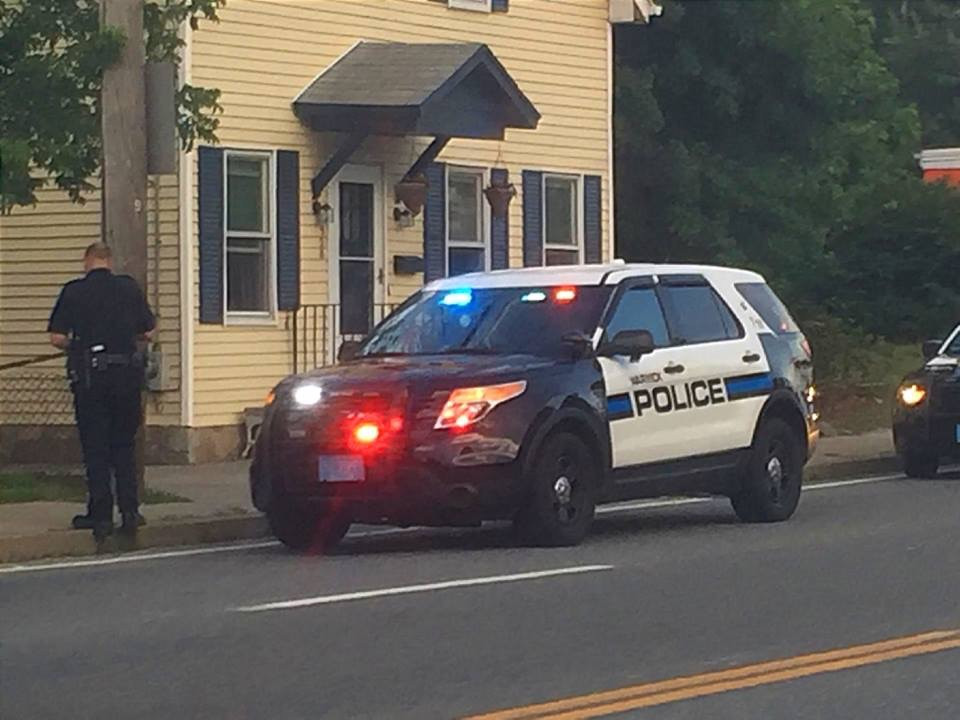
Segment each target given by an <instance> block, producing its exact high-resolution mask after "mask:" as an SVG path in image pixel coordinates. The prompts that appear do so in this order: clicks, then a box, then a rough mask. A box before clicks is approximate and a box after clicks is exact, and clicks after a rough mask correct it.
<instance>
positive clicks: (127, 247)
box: [100, 0, 147, 497]
mask: <svg viewBox="0 0 960 720" xmlns="http://www.w3.org/2000/svg"><path fill="white" fill-rule="evenodd" d="M100 22H101V24H102V25H103V26H105V27H106V26H109V27H113V28H117V29H119V30H120V31H121V32H122V33H123V35H124V37H125V38H126V42H125V43H124V46H123V52H122V54H121V56H120V59H119V60H118V61H117V62H116V63H115V64H114V65H112V66H110V67H109V68H107V70H106V71H105V72H104V75H103V94H102V96H101V113H102V128H101V129H102V134H103V180H102V182H103V187H102V190H101V192H102V198H103V202H102V216H101V234H102V237H103V241H104V242H105V243H107V244H108V245H109V246H110V248H111V249H112V250H113V257H114V264H115V267H116V270H117V272H118V273H122V274H126V275H130V276H131V277H132V278H133V279H134V280H136V281H137V284H138V285H139V286H140V289H141V290H143V291H146V284H147V212H146V198H147V132H146V120H147V118H146V89H145V78H144V64H145V59H146V58H145V55H146V48H145V44H144V37H143V0H100ZM144 437H145V432H144V422H143V419H142V418H141V422H140V428H139V431H138V433H137V449H136V462H137V484H138V486H139V487H140V491H141V497H142V493H143V485H144V483H143V471H144Z"/></svg>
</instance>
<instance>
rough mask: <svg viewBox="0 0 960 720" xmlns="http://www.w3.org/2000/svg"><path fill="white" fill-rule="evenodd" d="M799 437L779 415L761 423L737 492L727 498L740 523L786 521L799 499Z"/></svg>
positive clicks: (802, 459) (801, 459)
mask: <svg viewBox="0 0 960 720" xmlns="http://www.w3.org/2000/svg"><path fill="white" fill-rule="evenodd" d="M803 455H804V449H803V439H802V438H801V437H800V436H799V435H798V434H797V432H796V430H794V429H793V428H792V427H790V425H789V424H787V423H786V422H784V421H783V420H781V419H779V418H771V419H769V420H767V421H765V422H764V423H763V425H762V426H761V427H760V430H759V431H758V433H757V437H756V439H755V440H754V444H753V449H752V450H751V455H750V459H749V461H748V462H747V467H746V471H745V472H744V475H743V481H742V485H741V489H740V492H739V493H738V494H737V495H734V496H733V497H731V498H730V502H731V503H732V505H733V510H734V512H736V513H737V517H738V518H740V520H742V521H743V522H750V523H766V522H782V521H784V520H788V519H789V518H790V516H792V515H793V513H794V511H795V510H796V509H797V505H798V503H799V502H800V490H801V487H802V485H803V465H804V457H803Z"/></svg>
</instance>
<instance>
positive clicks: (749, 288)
mask: <svg viewBox="0 0 960 720" xmlns="http://www.w3.org/2000/svg"><path fill="white" fill-rule="evenodd" d="M736 287H737V292H739V293H740V294H741V295H743V297H744V299H745V300H746V301H747V302H748V303H750V307H752V308H753V309H754V310H755V311H756V313H757V314H758V315H759V316H760V317H761V318H763V321H764V322H765V323H766V324H767V326H768V327H769V328H770V329H771V330H773V331H774V332H775V333H776V334H777V335H789V334H792V333H797V332H800V328H799V327H797V323H795V322H794V320H793V318H792V317H791V316H790V311H789V310H787V307H786V305H784V304H783V302H782V301H781V300H780V298H778V297H777V295H776V293H774V292H773V290H771V289H770V286H769V285H767V284H766V283H762V282H760V283H738V284H737V286H736Z"/></svg>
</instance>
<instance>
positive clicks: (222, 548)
mask: <svg viewBox="0 0 960 720" xmlns="http://www.w3.org/2000/svg"><path fill="white" fill-rule="evenodd" d="M279 544H280V543H279V542H277V541H276V540H267V541H261V542H246V543H234V544H232V545H217V546H215V547H202V548H189V549H187V550H170V551H167V552H153V553H131V554H130V555H114V556H111V557H107V558H96V559H94V560H64V561H61V562H52V563H37V564H36V565H9V566H6V567H0V575H2V574H9V573H21V572H37V571H39V570H63V569H65V568H85V567H96V566H98V565H120V564H122V563H132V562H139V561H141V560H165V559H167V558H181V557H191V556H193V555H213V554H215V553H225V552H235V551H238V550H256V549H258V548H267V547H274V546H277V545H279Z"/></svg>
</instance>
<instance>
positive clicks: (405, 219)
mask: <svg viewBox="0 0 960 720" xmlns="http://www.w3.org/2000/svg"><path fill="white" fill-rule="evenodd" d="M393 219H394V220H396V221H397V225H398V226H400V227H402V228H410V227H413V225H414V223H415V222H416V221H415V220H414V217H413V213H412V212H410V211H409V210H408V209H407V207H406V206H405V205H404V204H403V203H401V202H398V203H397V204H396V205H394V206H393Z"/></svg>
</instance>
